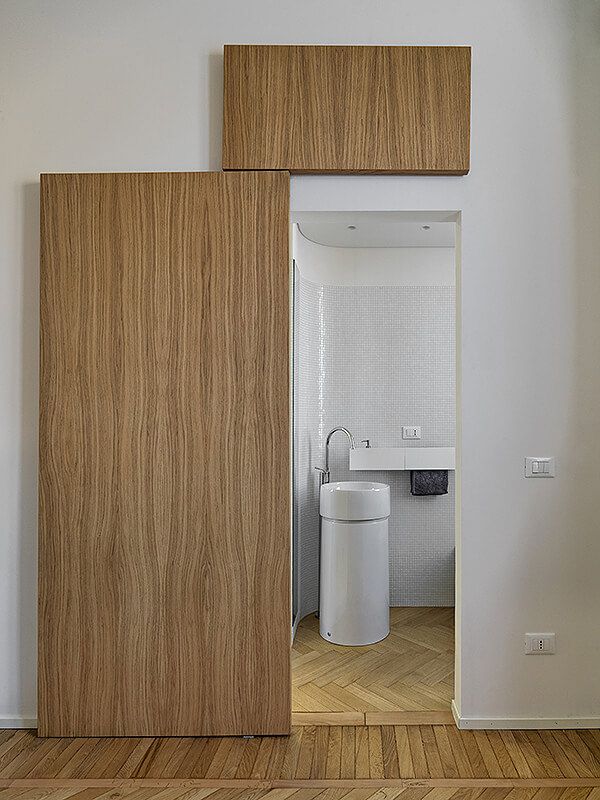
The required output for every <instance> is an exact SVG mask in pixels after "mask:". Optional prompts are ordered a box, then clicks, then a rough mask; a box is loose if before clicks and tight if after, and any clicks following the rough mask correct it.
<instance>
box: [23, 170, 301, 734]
mask: <svg viewBox="0 0 600 800" xmlns="http://www.w3.org/2000/svg"><path fill="white" fill-rule="evenodd" d="M288 196H289V175H288V174H287V173H283V172H264V173H229V174H222V173H160V174H97V175H92V174H88V175H43V176H42V181H41V213H42V217H41V385H40V415H41V419H40V531H39V536H40V541H39V544H40V549H39V708H38V715H39V732H40V734H41V735H42V736H121V735H123V736H191V735H200V736H207V735H222V734H282V733H287V732H289V729H290V719H291V703H290V691H291V689H290V634H291V621H290V600H289V595H290V553H289V547H290V545H289V542H290V508H289V502H290V500H289V492H288V491H287V489H286V486H287V483H288V476H289V463H288V459H289V399H288V372H289V359H288V348H287V346H286V343H287V342H288V337H289V332H288V324H289V311H288V297H289V259H288V237H289V226H288Z"/></svg>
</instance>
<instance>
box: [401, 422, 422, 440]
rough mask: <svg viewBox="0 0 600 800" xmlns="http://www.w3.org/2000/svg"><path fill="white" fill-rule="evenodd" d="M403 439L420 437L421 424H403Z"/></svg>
mask: <svg viewBox="0 0 600 800" xmlns="http://www.w3.org/2000/svg"><path fill="white" fill-rule="evenodd" d="M402 438H403V439H420V438H421V426H420V425H403V426H402Z"/></svg>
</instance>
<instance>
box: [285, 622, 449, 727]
mask: <svg viewBox="0 0 600 800" xmlns="http://www.w3.org/2000/svg"><path fill="white" fill-rule="evenodd" d="M453 696H454V609H453V608H392V609H390V635H389V636H388V637H387V638H386V639H384V640H383V641H382V642H378V643H377V644H374V645H368V646H367V647H342V646H339V645H334V644H331V643H330V642H326V641H325V640H324V639H322V638H321V636H320V635H319V621H318V619H316V618H315V616H314V614H311V615H310V616H308V617H305V618H304V619H303V620H302V621H301V622H300V624H299V626H298V630H297V633H296V637H295V639H294V645H293V650H292V708H293V710H294V711H296V712H308V711H310V712H343V711H346V712H348V711H358V712H379V711H384V712H390V711H412V712H423V711H425V712H427V711H446V712H448V711H449V709H450V703H451V700H452V698H453Z"/></svg>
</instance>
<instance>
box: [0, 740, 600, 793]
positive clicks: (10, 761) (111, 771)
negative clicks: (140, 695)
mask: <svg viewBox="0 0 600 800" xmlns="http://www.w3.org/2000/svg"><path fill="white" fill-rule="evenodd" d="M208 796H210V797H213V798H214V800H234V799H235V798H263V797H268V798H269V800H284V798H288V797H294V798H295V800H310V799H311V798H316V797H319V798H321V800H338V799H340V800H341V798H346V797H347V798H348V799H349V800H367V798H379V800H383V798H386V797H388V798H395V797H400V798H402V800H422V798H427V800H476V798H478V799H480V800H504V798H510V800H532V799H533V798H535V800H580V798H581V800H583V799H584V798H588V800H600V731H554V730H553V731H459V730H457V729H456V728H455V727H454V726H444V725H438V726H427V725H422V726H418V725H415V726H381V727H380V726H365V727H360V726H356V727H353V726H348V727H342V726H339V727H327V726H315V727H300V728H294V729H293V732H292V735H291V736H290V737H262V738H261V737H257V738H255V739H242V738H235V737H229V738H214V739H206V738H202V739H201V738H181V739H178V738H173V739H152V738H147V739H131V738H122V739H38V738H37V737H36V735H35V732H34V731H2V732H0V800H3V799H4V798H17V797H19V798H36V799H37V800H41V798H49V799H51V800H59V798H67V797H70V798H77V800H96V798H100V797H102V798H112V799H113V800H115V799H116V798H121V797H127V798H131V799H132V800H143V798H152V799H153V800H154V799H155V798H161V800H171V799H172V800H175V798H187V799H188V800H191V799H192V798H202V797H208Z"/></svg>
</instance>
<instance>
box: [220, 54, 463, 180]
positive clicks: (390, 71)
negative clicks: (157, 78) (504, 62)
mask: <svg viewBox="0 0 600 800" xmlns="http://www.w3.org/2000/svg"><path fill="white" fill-rule="evenodd" d="M470 99H471V50H470V48H469V47H382V46H371V45H369V46H355V45H352V46H346V45H335V46H334V45H227V46H226V47H225V69H224V91H223V169H288V170H290V172H382V173H386V172H389V173H405V174H437V175H464V174H465V173H466V172H468V171H469V131H470Z"/></svg>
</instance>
